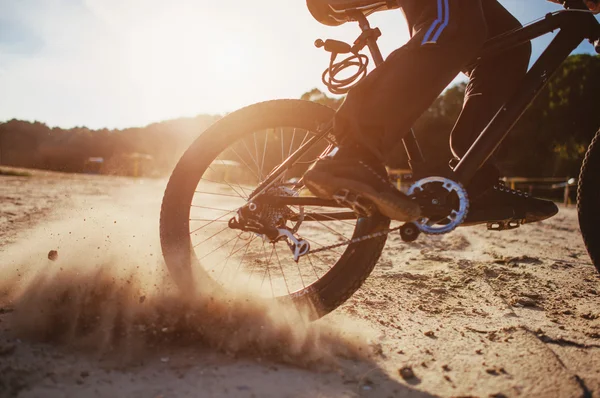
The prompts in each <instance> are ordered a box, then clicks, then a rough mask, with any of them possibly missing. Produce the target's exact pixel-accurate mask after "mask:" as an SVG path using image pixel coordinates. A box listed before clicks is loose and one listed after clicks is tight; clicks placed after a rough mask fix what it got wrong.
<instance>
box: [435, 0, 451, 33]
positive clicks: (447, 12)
mask: <svg viewBox="0 0 600 398" xmlns="http://www.w3.org/2000/svg"><path fill="white" fill-rule="evenodd" d="M444 5H445V6H446V15H445V18H444V23H443V24H442V26H440V28H439V29H438V31H437V32H436V34H435V36H433V39H432V41H433V42H434V43H435V42H436V41H437V40H438V39H439V38H440V35H441V34H442V32H443V31H444V29H446V26H448V23H449V22H450V5H449V4H448V0H444Z"/></svg>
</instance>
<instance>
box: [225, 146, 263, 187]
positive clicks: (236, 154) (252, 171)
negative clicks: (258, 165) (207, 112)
mask: <svg viewBox="0 0 600 398" xmlns="http://www.w3.org/2000/svg"><path fill="white" fill-rule="evenodd" d="M230 149H231V151H232V152H233V153H235V156H237V157H238V159H240V160H241V162H242V163H244V166H246V168H247V169H248V170H250V172H251V173H252V174H254V177H256V178H257V179H258V181H260V180H261V178H260V177H259V176H257V175H256V173H255V172H254V170H252V168H251V167H250V166H248V163H246V161H245V160H244V159H243V158H242V157H241V156H240V155H239V153H237V151H236V150H235V149H234V148H230Z"/></svg>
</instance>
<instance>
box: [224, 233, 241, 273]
mask: <svg viewBox="0 0 600 398" xmlns="http://www.w3.org/2000/svg"><path fill="white" fill-rule="evenodd" d="M241 235H242V233H241V232H240V233H239V234H238V236H237V240H236V241H235V243H234V244H233V247H232V248H231V251H230V252H229V255H228V256H227V258H226V259H225V264H224V265H223V268H221V272H219V279H221V276H222V275H223V271H225V267H227V263H228V262H229V259H230V258H231V256H233V251H234V250H235V247H236V246H237V244H238V242H239V241H240V236H241Z"/></svg>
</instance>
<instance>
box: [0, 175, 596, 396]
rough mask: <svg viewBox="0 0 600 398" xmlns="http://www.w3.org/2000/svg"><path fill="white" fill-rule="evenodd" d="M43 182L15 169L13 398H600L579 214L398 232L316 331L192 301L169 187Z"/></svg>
mask: <svg viewBox="0 0 600 398" xmlns="http://www.w3.org/2000/svg"><path fill="white" fill-rule="evenodd" d="M31 174H32V175H31V176H1V177H0V198H1V199H0V245H1V247H0V396H1V397H4V396H7V397H12V396H19V397H67V396H68V397H71V396H73V397H121V396H122V397H138V396H139V397H165V398H166V397H186V396H190V397H191V396H193V397H427V396H443V397H459V396H460V397H464V396H473V397H503V396H506V397H513V396H522V397H571V396H572V397H592V396H597V395H599V394H600V276H599V274H598V273H597V272H596V270H595V268H594V267H593V266H592V264H591V262H590V260H589V258H588V256H587V253H586V251H585V248H584V246H583V242H582V240H581V237H580V234H579V230H578V226H577V217H576V211H575V210H574V209H573V208H561V212H560V213H559V215H557V216H556V217H554V218H553V219H552V220H549V221H547V222H543V223H539V224H535V225H528V226H524V227H521V228H519V229H517V230H513V231H504V232H490V231H487V230H486V229H485V228H484V227H469V228H461V229H459V230H457V231H455V232H453V233H451V234H448V235H445V236H441V237H425V236H422V237H420V238H419V240H417V241H416V242H414V243H410V244H406V243H403V242H402V241H401V239H400V237H399V235H392V236H390V237H389V239H388V243H387V245H386V249H385V251H384V254H383V256H382V258H381V260H380V261H379V263H378V265H377V267H376V268H375V270H374V272H373V274H372V275H371V277H370V278H369V279H368V280H367V282H366V283H365V284H364V286H363V287H362V288H361V289H360V290H359V291H358V292H357V293H356V294H355V295H354V296H353V297H352V298H351V299H350V300H349V301H348V302H347V303H346V304H344V305H343V306H342V307H340V308H339V309H338V310H336V311H335V312H334V313H332V314H330V315H328V316H326V317H325V318H324V319H322V320H320V321H318V322H315V323H308V322H306V321H305V320H304V319H303V318H302V316H301V314H298V313H295V312H294V311H292V310H289V309H281V308H273V307H272V306H269V305H266V304H264V303H260V302H254V301H252V300H250V299H249V298H248V297H246V296H244V295H240V294H238V295H235V296H232V297H226V298H223V297H215V298H214V300H211V299H206V298H205V299H202V300H186V299H182V298H181V297H180V296H179V295H178V294H177V291H176V289H175V288H174V287H173V286H172V284H171V282H170V279H169V276H168V274H167V273H166V270H165V266H164V264H163V262H162V258H161V255H160V249H159V241H158V212H159V208H160V201H161V198H162V192H163V190H164V186H165V184H166V181H165V180H149V179H130V178H118V177H102V176H87V175H68V174H60V173H49V172H38V171H35V172H32V173H31ZM51 251H55V253H52V255H50V257H51V259H50V258H48V257H49V256H48V255H49V253H50V252H51Z"/></svg>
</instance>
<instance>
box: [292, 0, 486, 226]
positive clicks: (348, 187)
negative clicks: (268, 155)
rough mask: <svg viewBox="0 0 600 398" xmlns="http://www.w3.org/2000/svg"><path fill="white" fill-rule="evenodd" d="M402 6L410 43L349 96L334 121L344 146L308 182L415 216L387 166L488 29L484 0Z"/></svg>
mask: <svg viewBox="0 0 600 398" xmlns="http://www.w3.org/2000/svg"><path fill="white" fill-rule="evenodd" d="M467 3H468V6H465V4H467ZM403 10H404V12H405V14H406V16H407V19H408V22H409V26H411V27H412V32H413V35H412V38H411V40H410V41H409V43H408V44H407V45H405V46H404V47H402V48H400V49H398V50H396V51H395V52H394V53H392V54H391V55H390V56H389V57H388V59H387V60H386V61H385V62H384V63H383V65H381V66H380V67H379V68H377V69H376V70H374V71H373V72H372V73H371V74H369V75H368V76H367V77H366V78H365V79H364V80H363V81H362V82H361V83H360V84H359V85H358V86H356V87H355V88H354V89H352V90H351V91H350V93H348V96H347V97H346V100H345V101H344V103H343V104H342V106H341V108H340V109H339V111H338V112H337V114H336V118H335V129H334V130H335V134H336V136H337V138H338V139H339V142H340V150H339V151H338V153H337V154H336V155H335V156H334V157H333V158H326V159H322V160H320V161H319V162H317V163H316V164H315V166H314V167H313V168H312V169H311V170H309V171H308V172H307V173H306V174H305V175H304V183H305V184H306V186H307V187H308V188H309V189H310V190H311V191H312V192H313V193H314V194H315V195H317V196H320V197H325V198H333V199H336V200H338V201H339V202H343V203H344V205H346V206H349V207H354V208H358V209H359V210H360V208H361V207H362V208H364V206H362V203H364V202H365V201H366V202H371V203H372V204H374V205H375V206H377V208H378V209H379V211H380V212H382V213H383V214H384V215H386V216H388V217H390V218H392V219H395V220H399V221H410V220H414V219H416V218H417V217H418V216H419V213H420V208H419V206H418V204H417V203H416V202H415V201H412V200H410V199H409V198H407V197H406V196H405V195H404V194H402V193H401V192H400V191H398V190H397V189H395V187H394V186H393V185H391V184H390V183H389V179H388V176H387V173H386V170H385V168H384V167H383V163H385V164H388V165H389V164H391V163H392V162H393V160H394V159H395V158H397V157H398V155H399V153H401V151H403V147H402V142H401V139H402V137H403V135H404V133H406V132H407V131H408V130H409V129H410V127H411V126H412V124H413V123H414V122H415V121H416V120H417V118H418V117H419V116H420V115H421V114H422V113H423V112H424V111H425V110H426V109H427V108H428V107H429V106H430V105H431V103H432V102H433V101H434V100H435V99H436V98H437V96H438V95H439V94H440V92H441V91H442V90H443V89H444V88H445V87H446V86H447V85H448V84H449V83H450V82H451V81H452V79H454V77H455V76H456V75H458V73H460V71H461V69H462V68H464V65H466V64H467V62H468V61H469V60H471V59H473V58H474V57H475V55H476V54H477V52H478V51H479V49H480V48H481V46H482V45H483V43H484V41H485V39H486V37H487V27H486V23H485V18H484V15H483V10H482V7H481V0H470V1H469V2H466V1H463V0H405V1H404V2H403Z"/></svg>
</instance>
